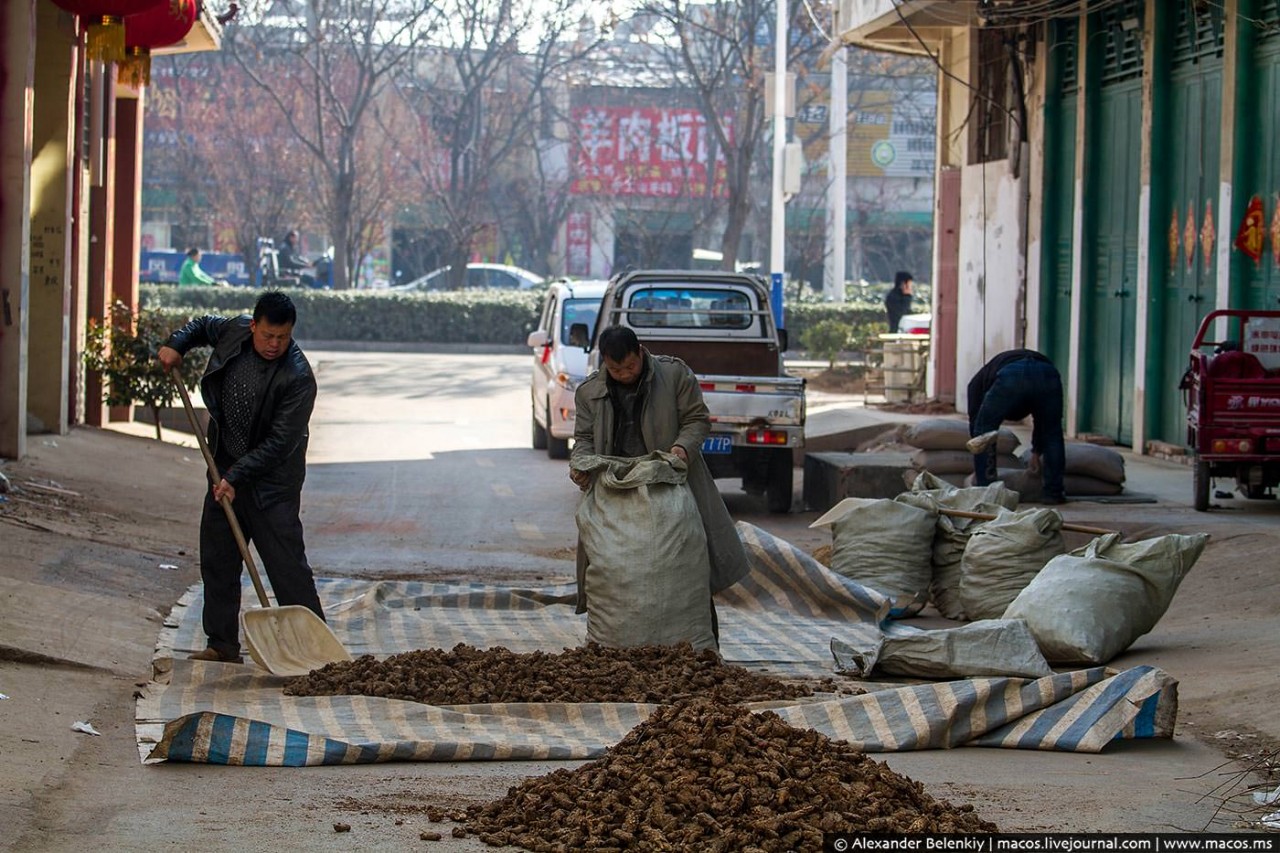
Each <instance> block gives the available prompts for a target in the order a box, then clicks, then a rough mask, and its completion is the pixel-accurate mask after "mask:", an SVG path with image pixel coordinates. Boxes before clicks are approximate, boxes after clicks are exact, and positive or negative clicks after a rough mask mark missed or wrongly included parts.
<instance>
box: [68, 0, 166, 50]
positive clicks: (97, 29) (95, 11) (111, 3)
mask: <svg viewBox="0 0 1280 853" xmlns="http://www.w3.org/2000/svg"><path fill="white" fill-rule="evenodd" d="M162 2H163V0H53V4H54V5H55V6H57V7H58V8H59V9H65V10H66V11H68V12H70V13H71V14H73V15H79V16H80V17H81V18H83V19H84V23H85V26H86V28H87V29H88V31H89V37H88V39H87V47H86V48H85V52H86V53H87V54H88V56H89V58H90V59H98V60H101V61H103V62H119V61H120V60H121V59H124V24H125V18H126V17H128V16H130V15H137V14H139V13H141V12H146V11H147V10H148V9H154V8H155V7H156V6H159V5H160V4H161V3H162Z"/></svg>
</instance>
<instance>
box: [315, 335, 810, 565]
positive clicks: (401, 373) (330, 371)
mask: <svg viewBox="0 0 1280 853" xmlns="http://www.w3.org/2000/svg"><path fill="white" fill-rule="evenodd" d="M310 358H311V361H312V363H313V366H314V367H315V370H316V374H317V381H318V383H319V386H320V394H319V398H318V400H317V404H316V411H315V414H314V415H313V416H312V421H311V425H312V436H313V438H312V444H311V449H310V453H309V456H308V460H309V465H308V469H307V470H308V473H307V485H306V491H305V493H304V496H303V506H304V512H305V514H304V517H303V521H304V522H305V524H306V528H307V539H308V553H309V555H310V558H311V560H312V564H313V565H314V566H315V569H316V571H317V572H318V573H321V574H324V573H332V574H341V575H358V576H365V575H367V576H370V577H395V576H404V575H414V576H422V575H431V576H437V577H442V578H446V577H447V578H465V579H468V580H475V579H500V578H507V577H513V576H525V577H527V576H528V575H529V574H533V575H534V578H535V579H536V577H538V576H542V577H548V576H556V577H558V578H567V577H568V576H570V575H571V574H572V571H573V553H572V548H573V547H574V543H575V542H576V537H577V533H576V527H575V525H574V511H575V508H576V505H577V498H578V494H579V492H578V489H577V488H576V487H575V486H574V485H573V484H572V483H571V482H570V481H569V477H568V463H566V462H565V461H563V460H553V459H550V458H548V456H547V454H546V452H545V451H537V450H533V449H532V445H531V441H530V438H531V427H530V403H529V383H530V375H531V373H532V363H531V359H530V358H529V357H528V356H514V355H509V356H508V355H422V354H410V353H335V352H323V351H322V352H316V353H311V354H310ZM797 473H798V472H797ZM740 486H741V483H740V482H738V481H733V480H723V481H721V489H722V492H723V493H724V495H725V499H726V502H727V504H728V505H729V508H730V511H731V512H732V513H733V514H734V516H735V518H740V519H745V520H747V521H750V522H751V523H753V524H758V525H761V526H767V527H768V528H769V529H771V530H774V531H779V530H785V531H787V535H788V537H789V538H790V539H791V540H792V541H796V537H799V538H801V539H804V540H809V541H812V542H813V543H815V544H816V543H818V542H821V541H823V539H824V535H823V534H818V533H815V532H813V531H808V530H807V528H806V527H805V523H806V522H807V520H810V519H808V518H806V519H804V520H802V519H800V518H798V517H796V518H793V517H790V516H787V517H779V516H769V514H768V513H767V512H765V508H764V501H763V499H762V498H759V497H753V496H750V495H747V494H745V493H744V492H742V491H741V488H740ZM796 494H797V495H799V489H797V490H796ZM797 544H802V543H797Z"/></svg>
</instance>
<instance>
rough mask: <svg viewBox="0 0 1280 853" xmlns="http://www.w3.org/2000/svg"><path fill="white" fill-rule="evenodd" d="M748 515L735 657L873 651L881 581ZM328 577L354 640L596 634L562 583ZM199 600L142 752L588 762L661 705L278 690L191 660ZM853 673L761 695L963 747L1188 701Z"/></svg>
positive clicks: (179, 626)
mask: <svg viewBox="0 0 1280 853" xmlns="http://www.w3.org/2000/svg"><path fill="white" fill-rule="evenodd" d="M739 529H740V531H741V533H742V536H743V540H744V542H746V544H747V546H748V553H749V555H750V557H751V560H752V571H751V574H750V575H749V576H748V577H747V578H746V579H745V580H744V581H742V582H741V583H739V584H737V585H736V586H734V587H732V588H731V589H729V590H726V591H725V592H724V593H722V594H720V595H719V596H717V599H716V604H717V610H718V612H719V616H720V630H721V652H722V654H723V656H724V657H725V659H726V660H727V661H728V662H731V663H737V664H740V665H743V666H747V667H750V668H751V669H753V670H757V671H766V672H769V673H771V674H775V675H778V676H782V677H815V676H829V675H832V673H833V663H832V657H831V652H830V650H829V649H830V645H831V641H832V639H833V638H839V639H840V640H841V642H842V644H844V645H845V646H846V647H849V648H854V649H857V650H859V651H862V652H865V654H866V655H867V656H868V659H869V660H874V658H875V656H876V654H877V653H878V650H879V648H880V645H881V644H882V642H883V635H882V633H881V630H880V625H881V623H882V622H883V620H884V619H885V618H886V616H887V610H888V607H889V602H888V600H887V599H886V598H885V597H884V596H882V595H880V594H878V593H876V592H874V591H871V590H868V589H866V588H864V587H861V586H859V585H858V584H856V583H854V582H853V581H850V580H848V579H846V578H843V577H841V576H839V575H837V574H835V573H833V572H831V571H829V570H827V569H826V568H825V567H823V566H822V565H821V564H819V563H817V562H816V561H815V560H813V559H812V558H811V557H809V556H808V555H807V554H805V553H804V552H803V551H801V550H799V549H797V548H795V547H793V546H792V545H790V544H789V543H787V542H785V541H783V540H781V539H778V538H776V537H774V536H771V535H770V534H768V533H766V532H765V531H763V530H760V529H759V528H756V527H752V526H750V525H747V524H740V525H739ZM318 587H319V590H320V594H321V599H322V601H323V603H324V605H325V613H326V615H327V617H328V619H329V622H330V625H331V626H332V627H333V629H334V632H335V633H336V634H337V636H338V637H339V639H341V640H342V642H343V643H344V645H345V646H346V647H347V649H349V650H350V651H351V653H352V654H353V655H360V654H374V655H388V654H393V653H396V652H402V651H410V650H414V649H425V648H443V649H449V648H452V647H453V646H454V645H457V644H458V643H466V644H468V645H471V646H475V647H477V648H491V647H496V646H503V647H506V648H508V649H510V650H512V651H515V652H528V651H535V650H543V651H549V652H558V651H560V650H561V649H564V648H567V647H571V646H575V645H579V644H581V643H582V642H583V641H584V638H585V634H586V617H585V616H578V615H575V614H574V613H573V590H572V588H571V587H566V586H552V587H544V588H539V589H522V588H516V587H505V586H496V585H485V584H437V583H422V582H391V581H367V580H356V579H321V580H319V581H318ZM249 599H250V597H249V596H247V597H246V600H249ZM200 609H201V598H200V591H199V589H198V588H196V589H193V590H192V591H191V592H189V593H188V594H187V596H185V597H184V598H183V600H182V601H181V602H179V604H178V606H176V607H175V608H174V611H173V613H172V614H171V616H170V619H169V620H168V622H167V623H166V627H165V630H164V631H163V632H162V634H161V636H160V641H159V644H158V648H157V653H156V661H155V664H156V677H155V679H154V680H153V682H152V683H151V684H149V685H148V687H147V688H146V690H145V691H144V694H143V696H142V698H140V699H139V702H138V708H137V732H138V745H139V750H140V754H141V756H142V757H143V758H144V760H149V761H157V760H169V761H192V762H204V763H211V764H242V765H268V766H307V765H319V764H359V763H370V762H378V761H398V760H419V761H421V760H427V761H457V760H468V759H470V760H500V759H536V760H555V759H565V760H568V759H586V758H593V757H598V756H600V755H601V754H603V752H604V750H605V749H607V748H608V747H609V746H610V745H612V744H614V743H616V742H618V741H619V740H621V739H622V737H623V736H624V735H625V734H626V733H627V732H628V731H629V730H630V729H631V728H633V727H634V726H635V725H637V724H638V723H639V722H641V721H642V720H644V719H645V718H646V717H647V716H648V714H649V713H650V712H652V710H653V707H654V706H652V705H644V704H626V703H602V704H570V703H546V704H503V705H471V706H450V707H435V706H429V705H422V704H419V703H416V702H406V701H400V700H388V699H378V698H372V697H364V696H341V697H293V696H285V695H283V692H282V689H281V688H282V685H283V683H284V680H285V679H283V678H280V677H277V676H272V675H268V674H266V673H264V672H263V671H262V670H260V669H258V668H257V667H254V666H237V665H230V664H218V663H203V662H199V661H189V660H186V659H185V657H186V654H187V653H189V652H191V651H194V650H196V649H199V648H203V645H204V643H203V632H202V631H201V628H200ZM856 685H857V686H861V687H863V688H865V689H866V690H868V691H870V692H868V693H865V694H863V695H859V696H839V697H835V696H832V695H831V694H826V695H823V696H818V697H814V698H811V699H806V700H797V701H795V702H791V703H778V702H773V703H768V707H769V708H770V709H771V710H774V711H776V712H777V713H779V714H780V715H782V716H783V718H784V719H786V720H787V721H788V722H791V723H792V724H794V725H797V726H801V727H806V728H813V729H816V730H818V731H821V732H823V733H825V734H827V735H830V736H832V737H836V738H840V739H842V740H847V741H849V742H851V743H855V744H857V745H860V746H861V747H863V748H864V749H866V750H867V751H872V752H875V751H880V752H884V751H894V750H912V749H936V748H950V747H954V746H999V747H1016V748H1024V749H1053V750H1069V751H1079V752H1097V751H1098V750H1100V749H1102V748H1103V747H1104V746H1106V744H1107V743H1109V742H1110V741H1112V740H1114V739H1117V738H1144V737H1145V738H1149V737H1171V736H1172V734H1173V723H1174V717H1175V715H1176V708H1177V690H1176V682H1175V681H1174V680H1173V679H1172V678H1170V677H1169V676H1168V675H1166V674H1165V673H1163V672H1161V671H1160V670H1158V669H1154V668H1151V667H1137V668H1134V669H1130V670H1126V671H1124V672H1119V673H1117V672H1114V671H1111V670H1105V669H1103V668H1094V669H1088V670H1079V671H1074V672H1066V673H1059V674H1056V675H1052V676H1048V677H1044V678H1010V677H986V678H970V679H963V680H953V681H943V682H937V681H930V682H926V683H918V684H905V685H904V684H902V682H901V681H898V682H894V683H886V682H874V681H858V682H856ZM762 707H763V706H762Z"/></svg>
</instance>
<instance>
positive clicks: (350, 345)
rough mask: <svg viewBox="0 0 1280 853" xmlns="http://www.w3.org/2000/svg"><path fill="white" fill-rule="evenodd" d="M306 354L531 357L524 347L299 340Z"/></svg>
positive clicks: (511, 345) (513, 345)
mask: <svg viewBox="0 0 1280 853" xmlns="http://www.w3.org/2000/svg"><path fill="white" fill-rule="evenodd" d="M298 346H300V347H302V351H303V352H308V351H315V352H320V351H324V350H328V351H329V352H414V353H429V354H430V353H436V354H456V355H530V354H531V353H532V352H533V350H531V349H529V347H527V346H525V345H524V344H440V343H428V342H416V341H310V340H303V339H301V338H299V339H298Z"/></svg>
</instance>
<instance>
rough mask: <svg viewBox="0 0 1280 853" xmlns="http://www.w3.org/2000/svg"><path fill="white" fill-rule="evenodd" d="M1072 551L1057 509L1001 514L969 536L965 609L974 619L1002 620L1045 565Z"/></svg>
mask: <svg viewBox="0 0 1280 853" xmlns="http://www.w3.org/2000/svg"><path fill="white" fill-rule="evenodd" d="M1066 550H1067V546H1066V543H1065V542H1063V539H1062V516H1061V515H1060V514H1059V513H1058V512H1056V511H1055V510H1052V509H1024V510H1020V511H1018V512H1003V511H1002V512H1001V513H1000V514H999V515H998V517H997V518H995V519H994V520H992V521H988V522H985V523H983V525H982V526H981V527H980V528H978V530H976V531H975V532H974V534H973V535H972V536H971V537H969V542H968V544H967V545H965V548H964V556H963V557H962V558H961V561H960V606H961V607H962V608H964V612H965V615H966V616H968V617H969V618H970V619H998V618H1000V616H1001V614H1003V613H1004V612H1005V610H1006V608H1008V606H1009V604H1010V603H1012V602H1013V600H1014V599H1015V598H1017V597H1018V593H1020V592H1022V590H1023V589H1025V588H1026V586H1027V584H1029V583H1031V580H1032V578H1034V577H1035V576H1036V575H1037V574H1038V573H1039V572H1040V570H1041V569H1043V568H1044V567H1045V564H1046V563H1048V562H1049V561H1050V560H1052V559H1053V558H1054V557H1057V556H1058V555H1060V554H1062V553H1064V552H1065V551H1066Z"/></svg>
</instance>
